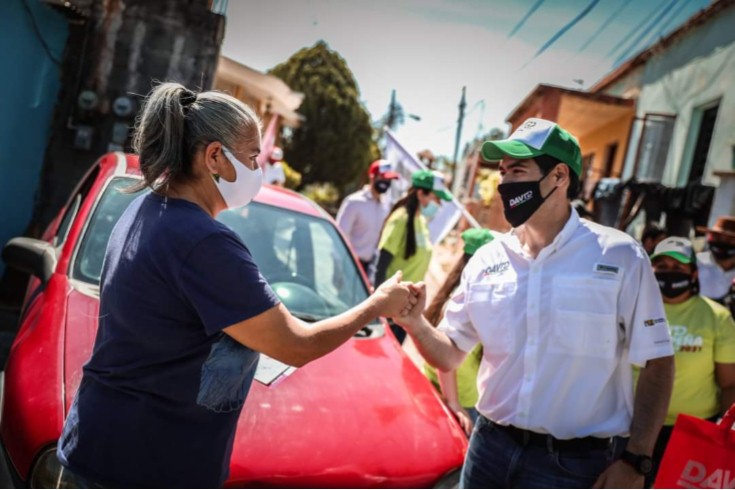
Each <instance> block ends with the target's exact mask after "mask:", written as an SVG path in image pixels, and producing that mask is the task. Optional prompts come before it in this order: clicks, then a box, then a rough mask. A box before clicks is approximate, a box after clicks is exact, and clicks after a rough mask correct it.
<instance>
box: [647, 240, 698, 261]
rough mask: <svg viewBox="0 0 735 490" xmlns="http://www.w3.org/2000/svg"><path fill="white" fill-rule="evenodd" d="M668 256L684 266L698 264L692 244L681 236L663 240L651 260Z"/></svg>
mask: <svg viewBox="0 0 735 490" xmlns="http://www.w3.org/2000/svg"><path fill="white" fill-rule="evenodd" d="M661 256H667V257H671V258H672V259H675V260H678V261H679V262H681V263H682V264H696V262H697V256H696V255H695V254H694V248H692V242H690V241H689V240H687V239H686V238H682V237H680V236H671V237H669V238H665V239H664V240H661V242H660V243H659V244H658V245H656V249H655V250H654V251H653V255H651V260H655V259H656V258H657V257H661Z"/></svg>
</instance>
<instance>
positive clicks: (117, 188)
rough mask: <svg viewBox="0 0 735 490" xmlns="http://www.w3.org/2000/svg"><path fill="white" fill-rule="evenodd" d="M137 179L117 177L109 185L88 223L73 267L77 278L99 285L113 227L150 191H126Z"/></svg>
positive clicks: (74, 276) (73, 273)
mask: <svg viewBox="0 0 735 490" xmlns="http://www.w3.org/2000/svg"><path fill="white" fill-rule="evenodd" d="M135 182H137V180H135V179H132V178H128V177H116V178H113V179H112V181H111V182H110V184H109V185H108V186H107V188H105V190H104V192H103V193H102V195H101V196H100V199H99V202H98V203H97V206H96V207H95V209H94V212H93V213H92V217H91V218H90V220H89V223H88V224H87V229H86V231H85V232H84V236H83V237H82V241H81V243H80V245H79V250H78V252H77V255H76V258H75V259H74V268H73V270H72V277H73V278H74V279H78V280H80V281H84V282H89V283H92V284H99V282H100V276H101V275H102V261H103V260H104V258H105V250H106V249H107V242H108V241H109V239H110V234H111V233H112V228H113V227H114V226H115V224H116V223H117V220H119V219H120V216H121V215H122V213H123V211H125V209H126V208H127V207H128V205H129V204H130V203H131V202H132V201H133V199H135V198H136V197H137V196H139V195H140V194H142V193H144V192H147V191H145V190H143V191H140V192H136V193H132V194H131V193H126V192H124V190H125V189H126V188H128V187H130V185H132V184H133V183H135Z"/></svg>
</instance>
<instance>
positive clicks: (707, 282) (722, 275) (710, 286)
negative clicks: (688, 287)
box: [697, 250, 735, 300]
mask: <svg viewBox="0 0 735 490" xmlns="http://www.w3.org/2000/svg"><path fill="white" fill-rule="evenodd" d="M697 270H698V271H699V294H701V295H702V296H706V297H708V298H711V299H717V300H719V299H722V298H723V297H724V296H725V295H726V294H727V293H728V291H730V285H731V284H732V281H733V280H734V279H735V269H730V270H729V271H725V270H723V269H722V267H720V266H719V265H717V262H715V258H714V257H712V252H710V251H709V250H707V251H706V252H700V253H698V254H697Z"/></svg>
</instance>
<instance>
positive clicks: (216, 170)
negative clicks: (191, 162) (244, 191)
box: [204, 141, 228, 175]
mask: <svg viewBox="0 0 735 490" xmlns="http://www.w3.org/2000/svg"><path fill="white" fill-rule="evenodd" d="M223 150H224V147H223V146H222V143H220V142H219V141H212V142H211V143H209V144H208V145H207V146H205V147H204V165H205V166H206V167H207V170H208V171H209V173H211V174H216V175H220V174H222V173H223V171H224V169H225V168H227V167H226V165H227V164H228V162H227V159H226V158H225V155H224V152H223Z"/></svg>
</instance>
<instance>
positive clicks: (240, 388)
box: [197, 334, 260, 413]
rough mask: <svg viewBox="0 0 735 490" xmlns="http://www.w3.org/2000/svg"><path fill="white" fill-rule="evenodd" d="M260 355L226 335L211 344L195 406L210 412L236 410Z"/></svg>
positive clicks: (249, 383) (246, 392)
mask: <svg viewBox="0 0 735 490" xmlns="http://www.w3.org/2000/svg"><path fill="white" fill-rule="evenodd" d="M259 357H260V356H259V355H258V354H257V353H255V352H253V351H252V350H250V349H248V348H247V347H245V346H243V345H241V344H239V343H237V342H236V341H234V340H232V338H230V337H229V336H228V335H225V334H222V338H221V339H220V340H218V341H217V342H215V343H214V344H213V345H212V350H211V351H210V353H209V357H208V358H207V360H206V362H205V363H204V364H203V365H202V375H201V378H200V380H199V394H198V395H197V403H198V404H199V405H201V406H203V407H205V408H207V409H209V410H211V411H213V412H217V413H223V412H232V411H234V410H239V409H241V408H242V406H243V405H244V404H245V397H246V396H247V394H248V391H249V390H250V385H251V383H252V382H253V376H254V374H255V368H256V367H257V364H258V358H259Z"/></svg>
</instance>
